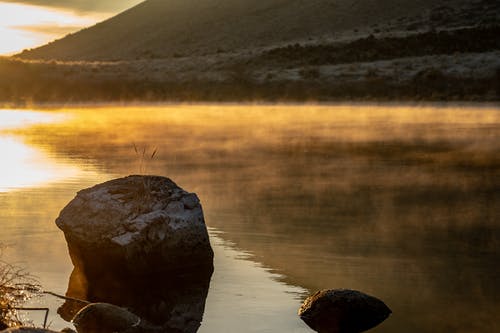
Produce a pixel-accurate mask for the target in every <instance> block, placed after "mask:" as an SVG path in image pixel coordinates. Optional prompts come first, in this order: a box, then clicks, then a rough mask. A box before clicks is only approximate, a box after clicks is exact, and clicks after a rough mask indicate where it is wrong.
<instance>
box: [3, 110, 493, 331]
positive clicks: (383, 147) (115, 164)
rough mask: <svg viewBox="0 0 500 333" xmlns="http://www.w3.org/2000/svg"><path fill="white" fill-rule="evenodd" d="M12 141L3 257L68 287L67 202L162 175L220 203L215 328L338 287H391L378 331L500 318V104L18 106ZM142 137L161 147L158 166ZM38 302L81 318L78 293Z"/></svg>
mask: <svg viewBox="0 0 500 333" xmlns="http://www.w3.org/2000/svg"><path fill="white" fill-rule="evenodd" d="M0 145H1V147H2V150H3V152H4V158H3V159H2V165H0V171H1V172H2V175H1V176H0V224H1V230H2V233H1V235H0V243H3V244H6V245H8V247H7V248H6V249H5V250H4V253H3V260H5V261H9V262H16V263H20V264H21V265H23V266H25V267H26V268H27V270H28V271H30V272H32V273H33V274H34V275H36V276H38V277H39V279H40V282H41V283H42V285H43V287H44V288H45V289H46V290H50V291H54V292H57V293H60V294H64V293H65V292H66V290H67V288H68V281H69V277H70V274H71V271H72V264H71V261H70V258H69V255H68V251H67V247H66V242H65V240H64V236H63V234H62V232H61V231H60V230H59V229H58V228H57V227H56V225H55V223H54V220H55V218H56V217H57V216H58V214H59V211H60V210H61V209H62V208H63V207H64V206H65V205H66V204H67V203H68V202H69V201H70V200H71V199H72V198H73V197H74V196H75V194H76V192H77V191H79V190H80V189H83V188H86V187H89V186H92V185H94V184H96V183H100V182H103V181H106V180H109V179H112V178H116V177H120V176H125V175H130V174H137V173H147V174H156V175H162V176H167V177H170V178H171V179H172V180H174V181H175V182H176V183H177V184H178V185H179V186H181V187H182V188H184V189H186V190H187V191H190V192H196V193H197V194H198V196H199V198H200V200H201V203H202V205H203V210H204V214H205V220H206V223H207V225H208V227H209V232H210V236H211V242H212V246H213V247H214V251H215V263H214V264H215V272H214V275H213V276H212V280H211V283H210V289H209V292H208V297H207V301H206V306H205V315H204V320H203V323H202V325H201V328H200V330H199V331H200V332H206V333H215V332H310V330H309V329H308V328H307V327H306V326H305V324H303V323H302V322H301V321H300V319H299V318H298V316H297V315H296V312H297V309H298V307H299V306H300V303H301V301H302V300H303V299H304V297H305V296H306V295H307V294H309V293H312V292H314V291H316V290H318V289H325V288H351V289H358V290H362V291H364V292H367V293H370V294H372V295H376V296H377V297H379V298H381V299H382V300H384V301H385V302H386V303H387V305H388V306H389V307H390V308H391V309H392V310H393V314H392V316H391V317H390V318H389V319H388V320H387V321H386V322H384V323H383V324H382V325H380V326H379V327H377V328H376V329H374V330H373V332H387V333H396V332H397V333H400V332H407V333H413V332H415V333H417V332H418V333H425V332H464V333H465V332H467V333H478V332H495V331H498V330H499V329H500V327H499V326H500V325H499V324H498V320H497V319H498V318H497V317H498V313H500V286H499V284H498V281H500V268H499V266H498V259H499V258H500V257H499V255H500V225H499V220H500V219H499V218H500V177H499V176H500V108H498V107H497V106H495V105H462V106H460V105H432V104H428V105H421V106H406V105H362V104H359V105H349V104H346V105H301V106H295V105H278V106H272V105H230V104H225V105H217V104H209V105H156V106H139V105H138V106H130V107H121V106H116V107H114V106H107V107H104V106H103V107H86V108H58V109H34V110H0ZM134 145H135V146H136V147H138V148H139V150H141V149H145V150H146V151H148V152H152V151H153V150H155V149H156V150H157V153H156V155H155V157H154V158H153V159H148V160H147V161H146V163H144V164H143V165H142V166H141V165H140V158H139V157H138V156H137V154H136V152H135V150H134ZM33 303H34V304H37V305H50V307H51V312H50V319H51V321H52V326H51V328H53V329H59V328H63V327H65V326H70V323H67V322H64V321H63V319H62V318H60V317H59V315H58V314H57V308H58V307H59V306H60V305H61V304H62V302H61V301H59V300H56V299H54V298H52V297H49V296H46V297H43V298H41V299H38V300H34V301H33ZM30 315H31V314H30ZM32 317H33V320H34V321H35V323H36V324H39V318H38V317H36V316H32Z"/></svg>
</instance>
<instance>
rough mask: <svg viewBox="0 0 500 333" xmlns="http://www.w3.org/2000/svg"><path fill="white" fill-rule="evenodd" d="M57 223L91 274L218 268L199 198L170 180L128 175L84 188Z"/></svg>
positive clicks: (76, 262) (76, 257)
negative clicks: (214, 261)
mask: <svg viewBox="0 0 500 333" xmlns="http://www.w3.org/2000/svg"><path fill="white" fill-rule="evenodd" d="M56 224H57V226H58V227H59V228H60V229H61V230H63V231H64V235H65V237H66V240H67V242H68V247H69V251H70V255H71V259H72V261H73V264H74V265H75V266H78V267H81V268H82V269H83V270H84V271H85V274H86V275H87V276H89V277H91V276H94V277H96V278H101V279H102V278H103V274H104V275H105V274H106V273H108V272H112V275H114V276H118V275H119V274H124V275H134V276H141V275H143V276H146V275H150V274H152V273H162V272H167V273H172V272H176V271H182V272H185V271H186V270H196V271H197V272H199V271H200V270H203V269H205V270H209V271H210V270H212V269H213V251H212V248H211V246H210V241H209V237H208V232H207V228H206V225H205V221H204V218H203V211H202V208H201V205H200V202H199V199H198V197H197V196H196V194H194V193H188V192H186V191H184V190H183V189H181V188H180V187H178V186H177V185H176V184H175V183H174V182H173V181H171V180H170V179H168V178H164V177H155V176H129V177H126V178H120V179H115V180H112V181H109V182H106V183H103V184H99V185H96V186H94V187H92V188H89V189H86V190H82V191H80V192H78V194H77V196H76V197H75V198H74V199H73V200H72V201H71V202H70V203H69V204H68V205H67V206H66V207H65V208H64V209H63V210H62V211H61V213H60V215H59V217H58V218H57V219H56Z"/></svg>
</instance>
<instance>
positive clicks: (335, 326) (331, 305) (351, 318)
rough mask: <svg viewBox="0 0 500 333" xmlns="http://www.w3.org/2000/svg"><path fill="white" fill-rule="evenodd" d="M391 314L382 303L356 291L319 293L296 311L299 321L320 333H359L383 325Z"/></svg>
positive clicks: (338, 290)
mask: <svg viewBox="0 0 500 333" xmlns="http://www.w3.org/2000/svg"><path fill="white" fill-rule="evenodd" d="M391 313H392V311H391V310H390V309H389V308H388V307H387V305H385V304H384V302H382V301H381V300H379V299H377V298H375V297H373V296H369V295H366V294H364V293H362V292H359V291H356V290H348V289H334V290H323V291H318V292H317V293H315V294H314V295H312V296H310V297H308V298H307V299H306V300H305V301H304V303H303V304H302V306H301V307H300V309H299V316H300V318H301V319H302V320H303V321H304V322H305V323H306V324H307V325H308V326H309V327H311V328H312V329H313V330H315V331H316V332H319V333H358V332H363V331H366V330H369V329H371V328H373V327H375V326H377V325H378V324H380V323H381V322H383V321H384V320H385V319H387V317H389V315H390V314H391Z"/></svg>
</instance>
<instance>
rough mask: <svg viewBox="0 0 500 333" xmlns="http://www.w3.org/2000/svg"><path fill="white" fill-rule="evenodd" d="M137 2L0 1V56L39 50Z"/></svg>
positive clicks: (135, 0)
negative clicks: (40, 47) (31, 49)
mask: <svg viewBox="0 0 500 333" xmlns="http://www.w3.org/2000/svg"><path fill="white" fill-rule="evenodd" d="M140 2H142V1H141V0H125V1H109V0H105V1H81V0H73V1H62V0H25V1H13V0H4V1H0V40H1V41H2V43H1V45H0V55H3V56H8V55H13V54H16V53H18V52H21V51H22V50H23V49H29V48H33V47H37V46H41V45H43V44H46V43H48V42H50V41H53V40H55V39H59V38H62V37H64V36H65V35H67V34H69V33H72V32H76V31H78V30H80V29H82V28H85V27H87V26H91V25H93V24H96V23H98V22H100V21H102V20H104V19H106V18H109V17H111V16H114V15H115V14H117V13H119V12H121V11H123V10H125V9H127V8H130V7H132V6H134V5H136V4H138V3H140Z"/></svg>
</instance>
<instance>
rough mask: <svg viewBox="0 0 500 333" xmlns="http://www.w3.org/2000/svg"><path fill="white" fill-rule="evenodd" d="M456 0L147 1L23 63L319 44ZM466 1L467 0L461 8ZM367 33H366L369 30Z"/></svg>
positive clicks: (33, 54) (34, 53) (27, 56)
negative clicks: (309, 42)
mask: <svg viewBox="0 0 500 333" xmlns="http://www.w3.org/2000/svg"><path fill="white" fill-rule="evenodd" d="M462 2H464V1H461V0H438V1H433V0H413V1H401V0H384V1H377V0H364V1H361V0H360V1H351V0H147V1H145V2H143V3H141V4H139V5H137V6H135V7H133V8H131V9H129V10H127V11H125V12H123V13H121V14H119V15H117V16H115V17H113V18H111V19H109V20H107V21H104V22H102V23H99V24H97V25H95V26H93V27H90V28H87V29H84V30H82V31H80V32H77V33H75V34H71V35H68V36H66V37H64V38H62V39H60V40H57V41H55V42H52V43H50V44H48V45H45V46H42V47H39V48H36V49H33V50H30V51H27V52H23V53H22V54H21V55H19V56H20V57H21V58H24V59H57V60H136V59H146V58H147V59H151V58H155V59H162V58H169V57H179V56H185V55H189V56H192V55H205V54H213V53H220V52H227V51H240V50H245V49H246V50H253V49H255V48H258V47H268V46H279V45H281V44H287V43H291V42H295V41H296V42H301V41H322V40H326V39H331V38H336V37H338V35H339V34H341V33H342V32H346V31H353V30H354V31H358V30H367V29H366V28H367V27H374V26H375V27H376V26H378V25H379V24H383V23H385V22H389V21H391V20H395V19H397V18H402V17H417V16H419V15H428V14H429V9H430V8H433V7H437V6H443V5H447V6H451V7H456V6H457V5H458V4H460V3H462ZM465 2H467V1H465ZM367 31H368V30H367Z"/></svg>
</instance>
